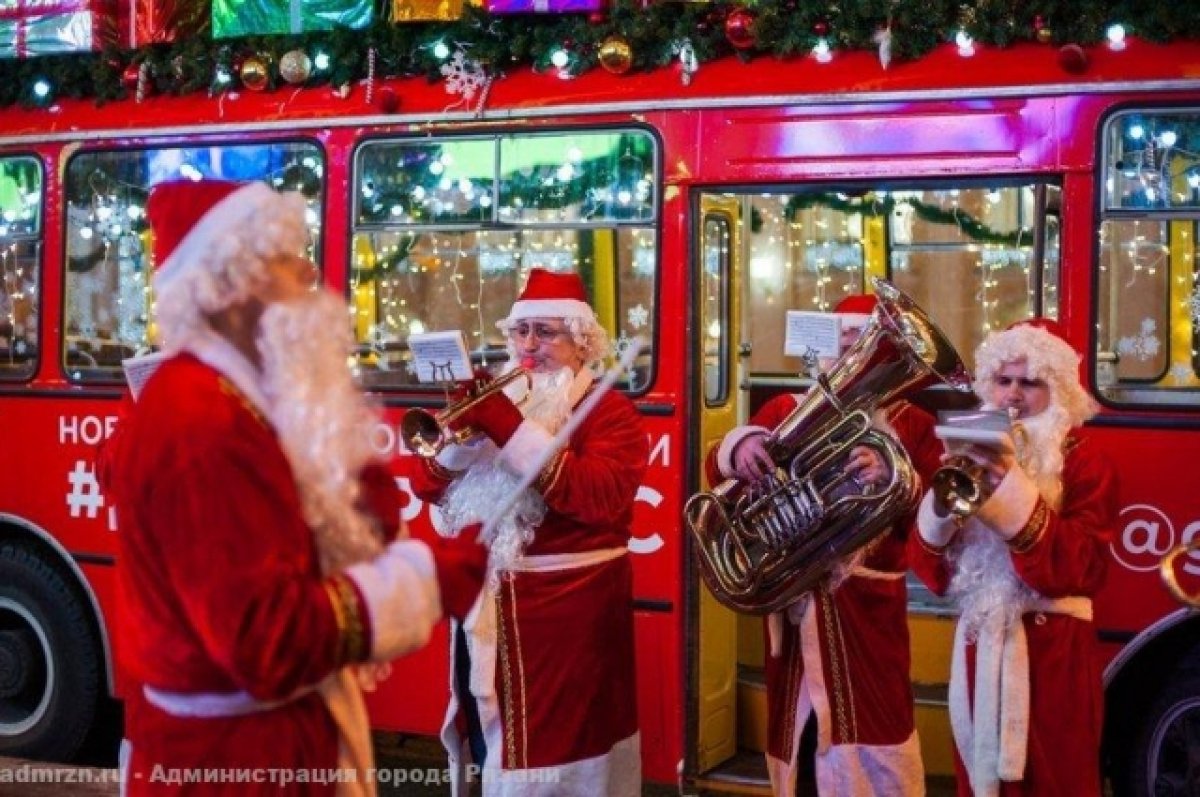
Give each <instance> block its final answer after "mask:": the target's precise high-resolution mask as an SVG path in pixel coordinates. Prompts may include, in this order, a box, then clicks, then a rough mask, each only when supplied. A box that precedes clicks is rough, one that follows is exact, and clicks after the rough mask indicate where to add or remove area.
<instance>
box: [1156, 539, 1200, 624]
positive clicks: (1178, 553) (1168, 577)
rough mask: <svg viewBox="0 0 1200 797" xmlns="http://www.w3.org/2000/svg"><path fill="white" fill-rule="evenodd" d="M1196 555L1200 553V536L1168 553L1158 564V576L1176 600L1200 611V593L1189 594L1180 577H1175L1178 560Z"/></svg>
mask: <svg viewBox="0 0 1200 797" xmlns="http://www.w3.org/2000/svg"><path fill="white" fill-rule="evenodd" d="M1196 553H1200V534H1198V535H1196V536H1195V537H1192V539H1191V540H1190V541H1189V542H1184V543H1180V544H1179V545H1176V546H1175V547H1174V548H1172V549H1171V550H1170V551H1168V552H1167V555H1166V556H1164V557H1163V558H1162V561H1161V562H1159V564H1158V574H1159V576H1160V577H1161V578H1162V581H1163V584H1164V585H1165V586H1166V588H1167V591H1168V592H1170V593H1171V596H1172V597H1173V598H1175V600H1177V601H1179V602H1180V603H1182V604H1183V605H1184V606H1190V607H1191V608H1193V609H1200V592H1188V591H1187V590H1186V589H1184V588H1183V585H1182V584H1180V583H1179V578H1178V576H1176V575H1175V568H1176V564H1177V563H1176V560H1177V559H1181V558H1183V557H1187V556H1192V555H1194V554H1196Z"/></svg>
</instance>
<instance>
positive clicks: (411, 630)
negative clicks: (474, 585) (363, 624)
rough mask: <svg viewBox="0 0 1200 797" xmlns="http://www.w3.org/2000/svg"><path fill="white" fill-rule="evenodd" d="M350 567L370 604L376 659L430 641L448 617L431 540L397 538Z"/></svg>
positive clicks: (373, 658) (390, 657)
mask: <svg viewBox="0 0 1200 797" xmlns="http://www.w3.org/2000/svg"><path fill="white" fill-rule="evenodd" d="M345 572H346V575H347V576H348V577H349V578H351V579H352V580H353V581H354V583H355V585H357V586H358V589H359V591H360V592H361V593H362V596H363V600H364V601H365V602H366V604H367V612H368V614H369V615H370V618H371V659H372V661H390V660H391V659H394V658H396V657H397V656H399V655H401V654H403V653H408V652H409V651H412V650H416V649H417V648H419V647H421V646H422V645H424V644H425V643H426V642H428V641H429V635H430V633H431V632H432V631H433V626H434V625H436V624H437V622H438V621H439V620H441V618H442V605H441V596H440V595H439V594H438V584H437V575H436V573H437V570H436V568H435V567H434V562H433V553H432V552H431V551H430V550H429V546H428V545H426V544H425V543H423V542H420V541H419V540H397V541H396V542H393V543H392V544H391V545H389V546H388V547H387V548H386V549H384V551H383V552H382V553H381V554H379V555H378V556H376V557H375V558H374V559H370V560H368V561H366V562H359V563H358V564H356V565H352V566H351V567H348V568H346V571H345Z"/></svg>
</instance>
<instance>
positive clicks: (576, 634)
mask: <svg viewBox="0 0 1200 797" xmlns="http://www.w3.org/2000/svg"><path fill="white" fill-rule="evenodd" d="M497 326H498V327H499V328H500V329H501V330H502V331H503V332H504V333H505V334H506V335H507V337H508V348H509V354H510V355H511V359H510V361H509V363H508V364H507V366H506V367H505V372H506V373H507V372H510V371H511V370H512V369H514V368H524V369H526V370H527V371H528V372H529V374H530V377H531V378H530V382H531V384H529V385H527V384H526V381H525V380H522V379H517V380H513V381H512V382H511V383H510V384H507V385H505V387H504V388H503V390H494V391H487V392H485V393H482V394H477V396H478V398H477V400H476V401H475V403H474V404H472V405H470V406H469V407H468V408H467V409H465V410H464V411H463V412H461V413H456V414H455V415H456V417H455V419H454V421H453V422H452V424H451V426H452V427H454V428H456V429H458V430H462V429H464V428H465V429H470V430H471V431H472V432H474V433H476V434H475V435H474V437H471V438H469V439H468V441H466V442H465V443H462V444H459V443H457V442H452V443H450V444H449V445H446V446H445V448H443V449H442V451H441V452H440V453H439V454H438V455H437V456H436V458H420V459H417V458H414V460H415V461H417V462H418V465H417V467H416V472H415V473H413V474H412V477H411V478H412V483H413V488H414V492H415V493H416V494H417V496H418V497H420V498H421V499H422V500H426V501H431V502H437V503H439V504H440V507H441V515H442V518H443V519H444V523H443V524H441V525H442V526H444V527H446V528H444V529H443V533H446V534H449V535H459V536H462V535H477V534H478V533H479V524H481V523H483V522H486V521H488V520H489V519H490V518H491V516H492V514H493V513H495V512H496V509H497V507H499V506H503V505H504V504H505V503H506V502H507V501H508V500H509V499H510V496H511V494H512V493H513V491H514V490H516V489H518V488H519V487H520V483H521V481H522V478H523V477H527V476H532V475H533V474H532V473H530V468H532V467H536V464H537V461H538V460H539V459H541V456H540V455H541V454H542V453H543V452H545V451H546V450H547V449H555V448H556V449H557V451H556V453H554V455H553V456H552V457H551V458H550V459H549V461H548V462H547V463H546V464H545V466H544V467H542V468H541V469H540V471H539V472H537V474H536V479H534V481H533V482H532V484H531V486H530V487H529V488H528V489H526V490H525V491H524V493H523V494H521V495H520V497H519V499H518V500H517V502H516V504H515V506H514V508H513V509H512V510H511V511H509V512H508V513H507V514H506V515H505V516H504V517H503V519H502V520H501V521H500V522H499V523H498V524H497V525H496V527H495V530H494V531H489V533H488V535H487V539H485V540H484V542H485V543H486V544H487V545H488V546H489V548H490V552H491V558H490V563H489V566H490V570H491V582H492V583H491V589H485V590H484V595H483V597H482V598H481V600H480V602H479V603H477V604H476V605H475V607H474V608H473V609H472V611H471V612H470V614H469V615H468V616H467V618H466V620H465V621H464V622H462V623H461V624H456V625H455V645H454V650H453V654H452V660H453V678H452V681H453V684H452V687H453V688H452V696H451V700H450V705H449V708H448V710H447V713H446V720H445V724H444V725H443V729H442V741H443V742H444V743H445V745H446V749H447V751H448V753H449V757H450V768H451V772H452V776H453V777H454V779H455V789H454V791H455V793H461V792H462V780H463V777H464V774H465V773H464V770H463V769H462V765H463V764H465V763H469V762H473V763H474V764H476V765H477V766H480V767H481V768H482V773H483V793H484V795H503V794H520V795H538V794H554V795H567V796H569V795H580V797H583V795H610V796H611V797H626V796H627V797H634V796H635V795H638V794H640V792H641V755H640V744H639V737H638V724H637V706H636V687H635V682H634V680H635V679H634V676H635V664H634V655H633V584H632V568H631V564H630V561H629V556H628V548H627V545H628V542H629V538H630V525H631V521H632V517H633V504H634V499H635V497H636V495H637V490H638V485H639V484H640V483H641V481H642V476H643V474H644V473H645V470H646V467H647V463H648V460H649V443H648V440H647V436H646V431H645V429H644V427H643V424H642V421H641V418H640V417H639V415H638V413H637V410H636V409H635V408H634V406H633V403H632V402H630V401H629V399H628V398H626V397H625V396H624V395H622V394H620V393H618V392H615V391H608V392H606V393H604V394H603V396H602V397H601V398H600V400H599V402H598V403H596V404H595V407H594V409H593V411H592V412H591V413H590V414H589V415H588V416H586V417H585V418H583V419H582V420H581V421H580V422H579V425H578V426H577V427H576V428H575V430H574V431H573V432H572V433H571V434H570V435H569V438H568V439H566V440H565V441H560V440H558V439H556V433H557V432H558V431H559V430H560V429H562V428H563V427H564V425H565V424H566V423H567V421H568V418H570V416H571V413H572V412H573V411H574V410H575V409H576V408H577V407H578V405H579V404H580V403H581V401H583V400H584V398H585V397H586V396H587V395H588V394H589V393H590V391H592V390H593V389H595V388H596V382H595V376H594V372H593V370H592V367H591V366H594V365H597V364H598V363H599V362H600V361H601V360H602V359H603V358H604V357H605V356H606V355H607V353H608V349H609V344H608V336H607V334H606V332H605V330H604V328H603V327H601V326H600V324H599V322H598V321H597V319H596V316H595V313H594V312H593V311H592V309H591V307H590V306H589V305H588V303H587V297H586V294H585V292H584V287H583V281H582V280H581V279H580V277H579V275H578V274H573V273H554V272H550V271H546V270H543V269H538V268H535V269H532V270H531V272H530V274H529V279H528V282H527V284H526V286H525V288H524V290H523V292H522V293H521V295H520V297H519V298H518V300H517V301H516V303H514V304H513V307H512V310H511V311H510V312H509V314H508V317H506V318H504V319H503V320H501V321H499V322H498V324H497ZM514 399H519V400H520V404H519V406H518V404H517V403H514ZM534 770H536V772H534Z"/></svg>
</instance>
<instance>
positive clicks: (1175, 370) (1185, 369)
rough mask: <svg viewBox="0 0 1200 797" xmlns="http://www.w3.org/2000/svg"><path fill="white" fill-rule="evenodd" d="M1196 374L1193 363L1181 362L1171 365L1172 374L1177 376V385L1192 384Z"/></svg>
mask: <svg viewBox="0 0 1200 797" xmlns="http://www.w3.org/2000/svg"><path fill="white" fill-rule="evenodd" d="M1195 375H1196V374H1195V372H1194V371H1193V370H1192V366H1191V363H1186V362H1181V363H1175V364H1174V365H1172V366H1171V376H1173V377H1174V378H1175V384H1177V385H1187V384H1191V382H1192V379H1193V378H1194V377H1195Z"/></svg>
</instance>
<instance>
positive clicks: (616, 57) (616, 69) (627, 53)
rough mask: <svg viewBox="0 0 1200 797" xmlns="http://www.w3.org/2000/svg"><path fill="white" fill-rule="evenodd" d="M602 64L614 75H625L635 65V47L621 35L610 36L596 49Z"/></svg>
mask: <svg viewBox="0 0 1200 797" xmlns="http://www.w3.org/2000/svg"><path fill="white" fill-rule="evenodd" d="M596 57H597V58H598V59H599V60H600V66H602V67H604V68H605V69H607V70H608V71H609V72H612V73H613V74H614V75H623V74H625V73H626V72H628V71H629V69H630V68H631V67H632V66H633V47H631V46H630V44H629V42H628V41H626V40H625V39H623V38H621V37H620V36H609V37H608V38H607V39H605V40H604V41H602V42H601V43H600V49H599V50H597V51H596Z"/></svg>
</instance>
